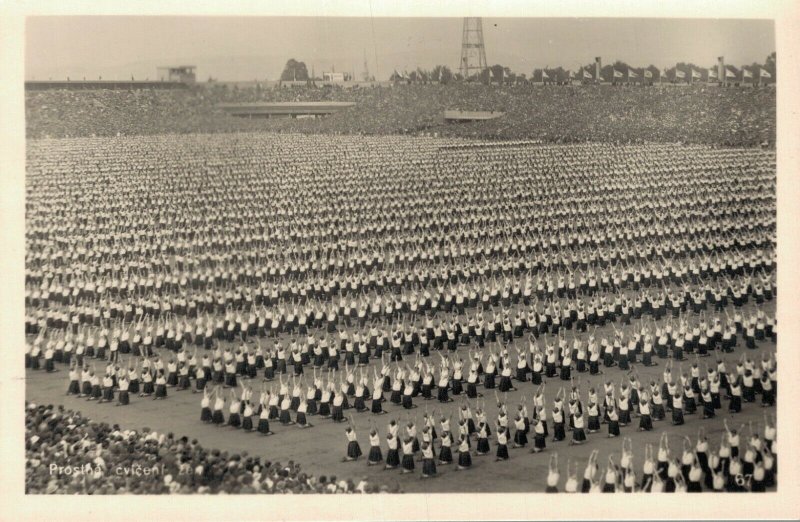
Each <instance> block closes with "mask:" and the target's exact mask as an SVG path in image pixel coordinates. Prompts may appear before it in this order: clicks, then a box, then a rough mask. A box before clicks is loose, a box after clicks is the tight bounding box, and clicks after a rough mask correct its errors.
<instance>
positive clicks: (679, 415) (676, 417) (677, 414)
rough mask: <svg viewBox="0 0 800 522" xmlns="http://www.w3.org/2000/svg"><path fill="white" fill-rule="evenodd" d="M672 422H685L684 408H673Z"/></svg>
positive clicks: (676, 423) (677, 423) (678, 423)
mask: <svg viewBox="0 0 800 522" xmlns="http://www.w3.org/2000/svg"><path fill="white" fill-rule="evenodd" d="M672 424H674V425H676V426H680V425H681V424H683V410H682V409H679V408H675V409H673V410H672Z"/></svg>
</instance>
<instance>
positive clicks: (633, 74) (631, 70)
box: [628, 69, 639, 78]
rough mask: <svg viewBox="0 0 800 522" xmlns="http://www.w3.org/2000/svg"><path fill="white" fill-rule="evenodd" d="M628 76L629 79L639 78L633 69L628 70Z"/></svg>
mask: <svg viewBox="0 0 800 522" xmlns="http://www.w3.org/2000/svg"><path fill="white" fill-rule="evenodd" d="M628 76H629V77H631V78H638V77H639V75H638V74H636V71H634V70H633V69H628Z"/></svg>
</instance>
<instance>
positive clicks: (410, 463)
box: [403, 453, 414, 471]
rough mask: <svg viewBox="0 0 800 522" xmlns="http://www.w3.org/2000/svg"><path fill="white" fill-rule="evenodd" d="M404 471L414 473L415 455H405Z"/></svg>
mask: <svg viewBox="0 0 800 522" xmlns="http://www.w3.org/2000/svg"><path fill="white" fill-rule="evenodd" d="M403 469H405V470H408V471H414V455H412V454H410V453H409V454H406V455H403Z"/></svg>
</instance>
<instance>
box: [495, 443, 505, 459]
mask: <svg viewBox="0 0 800 522" xmlns="http://www.w3.org/2000/svg"><path fill="white" fill-rule="evenodd" d="M495 456H496V457H497V458H498V459H502V460H508V445H506V444H498V445H497V452H496V453H495Z"/></svg>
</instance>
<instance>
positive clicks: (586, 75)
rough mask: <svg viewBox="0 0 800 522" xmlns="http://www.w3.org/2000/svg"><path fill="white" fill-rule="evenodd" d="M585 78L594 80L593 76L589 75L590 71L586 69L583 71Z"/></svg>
mask: <svg viewBox="0 0 800 522" xmlns="http://www.w3.org/2000/svg"><path fill="white" fill-rule="evenodd" d="M583 77H584V78H588V79H590V80H591V79H592V75H591V74H589V71H587V70H586V69H584V70H583Z"/></svg>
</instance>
